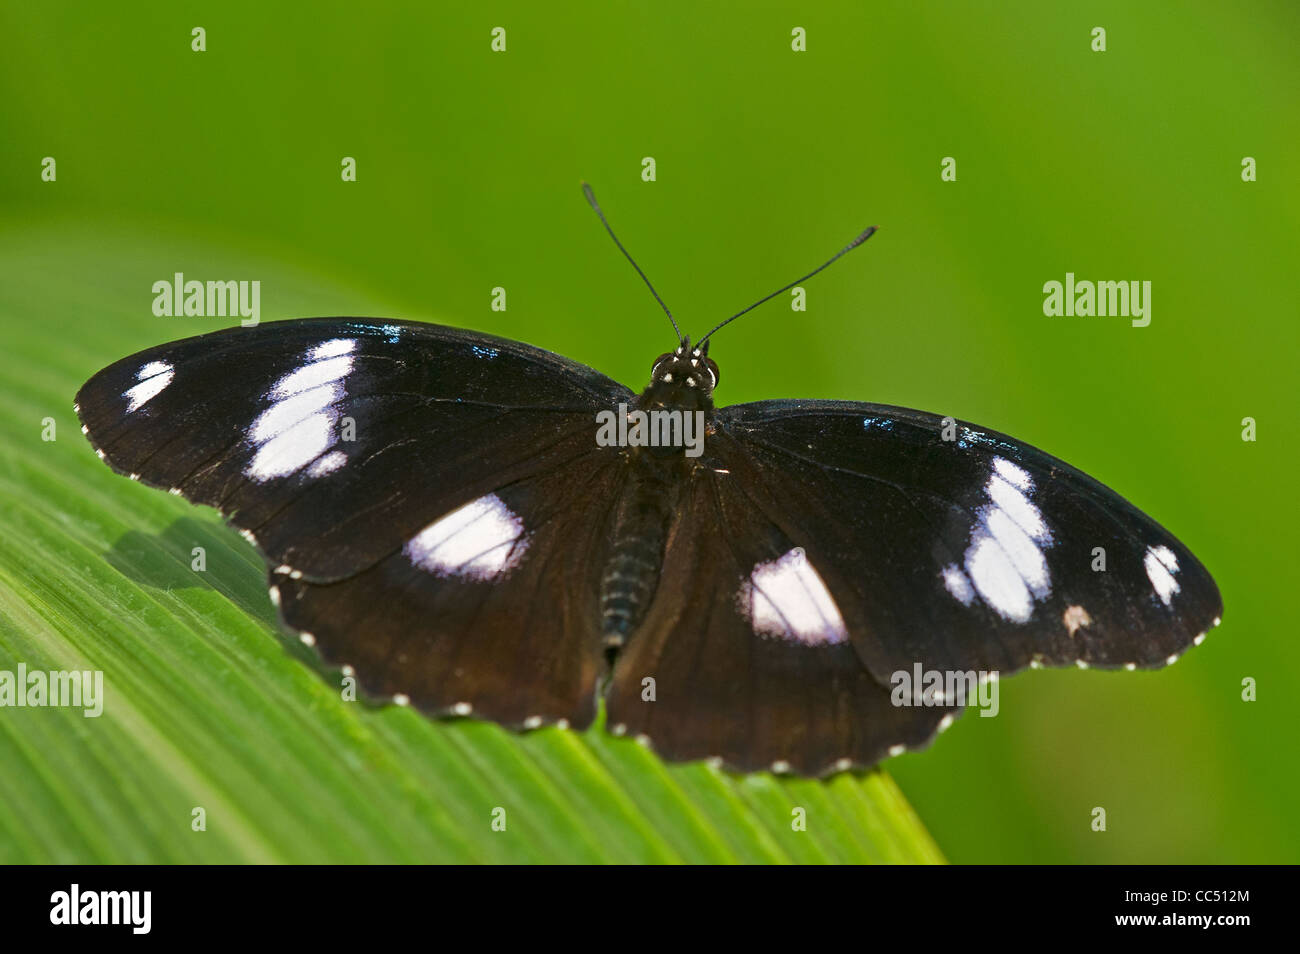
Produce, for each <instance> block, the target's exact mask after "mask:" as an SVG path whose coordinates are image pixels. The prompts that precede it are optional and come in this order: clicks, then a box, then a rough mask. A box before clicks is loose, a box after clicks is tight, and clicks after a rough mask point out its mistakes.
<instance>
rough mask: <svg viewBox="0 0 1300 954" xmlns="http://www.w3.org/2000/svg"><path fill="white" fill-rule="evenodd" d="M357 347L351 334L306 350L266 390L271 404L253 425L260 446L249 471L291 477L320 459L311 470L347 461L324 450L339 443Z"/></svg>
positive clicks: (255, 475) (259, 476) (258, 476)
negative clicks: (346, 389)
mask: <svg viewBox="0 0 1300 954" xmlns="http://www.w3.org/2000/svg"><path fill="white" fill-rule="evenodd" d="M355 347H356V341H355V340H353V339H350V338H334V339H331V340H329V341H325V342H322V343H321V344H318V345H316V346H314V347H313V348H311V349H310V350H309V351H307V353H306V354H305V355H304V359H305V360H306V362H307V363H306V364H304V365H302V367H299V368H295V369H294V370H293V371H290V372H289V373H287V374H285V375H284V376H283V377H281V378H280V380H279V381H277V382H276V383H275V384H274V385H273V386H272V388H271V390H270V391H269V392H268V394H267V397H268V398H269V399H270V401H271V404H270V406H269V407H268V408H267V409H266V410H264V411H263V412H262V413H261V414H259V415H258V416H257V419H256V420H254V421H253V426H252V427H250V428H249V430H248V435H247V436H248V440H249V441H250V442H251V443H253V444H254V445H256V446H257V452H256V453H255V454H254V455H253V459H252V460H251V461H250V462H249V464H248V466H247V467H246V468H245V469H244V473H245V475H247V476H248V477H251V478H252V479H253V480H255V481H257V482H259V483H261V482H262V481H266V480H270V479H271V478H272V477H288V476H289V475H291V474H294V473H297V472H298V471H299V470H301V469H302V468H304V467H306V466H307V465H308V464H312V462H313V461H315V464H314V465H313V466H312V467H311V469H310V470H308V475H309V476H312V477H320V476H323V475H324V474H328V473H330V472H331V471H333V470H335V469H337V468H338V467H339V466H341V465H342V464H343V463H344V461H345V460H346V458H343V459H340V458H337V457H334V456H333V455H327V454H326V453H325V452H326V451H328V450H329V449H330V447H331V446H332V445H333V443H334V432H335V425H336V424H337V423H338V417H339V414H338V410H337V407H336V406H337V404H338V402H339V401H341V400H342V399H343V393H344V389H343V378H345V377H347V375H348V374H349V373H350V372H351V371H352V357H351V356H350V352H351V351H352V350H353V349H354V348H355ZM322 455H324V456H322Z"/></svg>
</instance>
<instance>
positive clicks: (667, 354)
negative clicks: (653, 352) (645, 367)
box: [650, 351, 676, 378]
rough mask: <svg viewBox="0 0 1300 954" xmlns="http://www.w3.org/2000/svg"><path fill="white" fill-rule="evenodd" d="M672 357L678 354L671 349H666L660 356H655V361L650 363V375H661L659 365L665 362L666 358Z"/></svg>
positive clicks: (655, 376) (654, 376) (653, 376)
mask: <svg viewBox="0 0 1300 954" xmlns="http://www.w3.org/2000/svg"><path fill="white" fill-rule="evenodd" d="M672 357H676V356H675V355H674V354H673V353H672V352H671V351H665V352H664V353H663V354H661V355H660V356H659V357H657V358H655V363H654V364H652V365H650V377H651V378H657V377H658V376H659V365H661V364H663V363H664V362H665V361H666V360H668V359H669V358H672Z"/></svg>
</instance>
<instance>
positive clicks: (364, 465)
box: [77, 319, 628, 579]
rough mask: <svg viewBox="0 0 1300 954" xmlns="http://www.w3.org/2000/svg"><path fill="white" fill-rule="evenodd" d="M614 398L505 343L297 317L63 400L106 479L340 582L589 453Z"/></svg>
mask: <svg viewBox="0 0 1300 954" xmlns="http://www.w3.org/2000/svg"><path fill="white" fill-rule="evenodd" d="M627 394H628V392H627V390H626V389H625V388H622V387H621V386H620V385H617V384H615V383H614V382H613V381H610V380H609V379H608V378H605V377H604V376H602V375H599V374H597V373H596V372H594V371H592V370H590V369H588V368H585V367H583V366H582V365H578V364H576V363H574V362H570V361H566V360H564V359H562V358H558V357H556V356H555V355H552V354H550V353H548V352H545V351H541V350H540V349H536V348H531V347H528V346H527V345H522V344H519V343H517V342H511V341H505V340H503V339H497V338H492V337H489V336H486V335H477V334H472V333H469V332H464V331H460V330H457V329H451V328H443V327H439V326H436V325H425V324H418V323H413V322H394V321H371V320H368V319H310V320H303V321H290V322H275V323H268V324H263V325H260V326H258V327H256V328H252V329H240V328H236V329H230V330H228V331H222V332H216V333H213V334H210V335H204V336H201V337H199V338H190V339H186V340H183V341H178V342H174V343H172V344H168V345H163V346H160V347H158V348H153V349H150V350H148V351H145V352H141V353H140V354H138V355H135V356H132V357H130V358H127V359H124V360H123V361H119V362H117V363H116V364H114V365H111V366H110V367H108V368H106V369H105V370H103V371H101V372H99V374H97V375H95V376H94V377H93V378H91V379H90V381H89V382H87V384H86V385H85V386H84V387H83V388H82V390H81V392H80V393H79V394H78V395H77V405H78V412H79V414H80V415H81V418H82V421H83V424H84V427H85V430H86V433H87V435H88V436H89V438H90V440H91V443H92V444H93V445H95V447H96V448H97V449H98V451H99V452H100V454H101V456H103V457H104V459H105V460H106V461H107V462H108V463H109V464H110V465H111V466H112V467H113V468H114V469H115V470H117V471H119V472H121V473H126V474H129V475H131V476H132V477H134V478H136V479H139V480H143V481H144V482H146V483H149V484H152V485H155V486H160V487H164V488H167V489H171V490H173V492H175V493H179V494H181V495H183V496H185V497H186V498H188V499H190V500H192V501H194V502H196V503H203V504H209V505H212V506H215V507H217V508H218V509H219V510H220V511H221V512H222V513H223V514H224V515H225V516H226V517H227V518H228V519H229V520H230V521H231V522H232V523H233V524H234V525H235V526H237V527H239V528H241V529H243V530H244V531H246V532H247V533H248V534H250V535H251V536H253V537H254V538H255V539H256V542H257V544H258V545H259V546H260V547H261V548H262V550H263V552H264V553H265V554H266V555H267V557H268V559H270V560H272V561H274V563H273V565H283V566H286V567H289V568H291V569H293V570H295V571H296V572H298V573H301V574H303V575H305V576H308V577H311V578H316V579H339V578H343V577H346V576H348V575H350V574H352V573H354V572H357V571H358V570H360V569H363V568H365V567H367V566H370V565H371V564H373V563H374V562H375V561H376V560H378V559H380V558H382V557H383V556H385V555H386V554H388V553H390V552H392V551H393V550H394V549H396V548H397V547H400V546H401V545H402V543H403V541H404V540H405V539H407V538H408V537H409V535H410V534H411V533H413V532H414V531H415V530H417V529H418V528H419V527H421V526H423V525H424V524H425V523H427V522H428V521H429V520H430V519H432V518H434V517H437V516H439V515H441V514H443V513H446V512H447V511H449V510H451V509H453V508H455V507H458V506H460V505H462V504H464V503H466V502H468V501H469V500H472V499H474V498H475V497H477V496H479V495H481V494H484V493H487V492H490V491H491V490H493V489H494V488H496V487H499V486H502V485H504V484H506V483H509V482H510V481H512V480H514V479H517V478H519V477H523V476H526V475H527V474H529V473H531V472H532V471H533V470H534V469H535V468H536V466H538V462H539V461H546V462H550V463H551V464H552V465H553V464H554V462H555V461H556V460H557V459H559V458H560V457H565V456H567V458H568V459H572V458H574V457H576V456H580V455H582V454H586V453H590V452H591V451H593V450H595V449H596V448H595V445H594V442H593V440H592V428H591V421H592V420H593V414H594V411H595V410H596V409H598V408H604V407H608V406H610V404H611V402H615V401H617V400H620V399H625V398H626V395H627ZM485 448H491V449H492V452H491V453H490V454H488V453H485Z"/></svg>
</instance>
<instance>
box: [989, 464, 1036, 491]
mask: <svg viewBox="0 0 1300 954" xmlns="http://www.w3.org/2000/svg"><path fill="white" fill-rule="evenodd" d="M993 469H994V470H996V471H997V472H998V474H999V475H1000V476H1001V477H1002V479H1003V480H1005V481H1006V482H1007V483H1009V484H1011V485H1012V486H1013V487H1015V488H1016V489H1017V490H1023V491H1025V492H1026V493H1028V492H1029V491H1031V490H1033V489H1034V481H1033V478H1032V477H1030V476H1029V474H1028V472H1026V471H1025V469H1024V468H1023V467H1021V466H1020V465H1019V464H1013V463H1012V462H1011V461H1009V460H1007V459H1006V458H1005V457H995V458H994V459H993Z"/></svg>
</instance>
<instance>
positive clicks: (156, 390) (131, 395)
mask: <svg viewBox="0 0 1300 954" xmlns="http://www.w3.org/2000/svg"><path fill="white" fill-rule="evenodd" d="M175 376H176V371H175V369H173V368H172V366H171V365H170V364H167V363H166V362H165V361H150V362H149V363H148V364H146V365H145V366H144V367H142V368H141V369H140V370H139V371H138V372H137V373H136V376H135V379H136V380H137V381H139V382H140V383H139V384H136V385H133V386H131V387H129V388H127V389H126V390H125V391H123V392H122V397H124V398H126V400H127V405H126V412H127V413H128V414H130V413H131V412H132V411H136V410H139V409H140V408H141V407H142V406H143V405H144V404H145V403H146V402H148V401H151V400H153V399H154V398H156V397H157V396H158V395H159V394H161V393H162V390H163V388H165V387H167V385H169V384H171V383H172V378H174V377H175Z"/></svg>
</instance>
